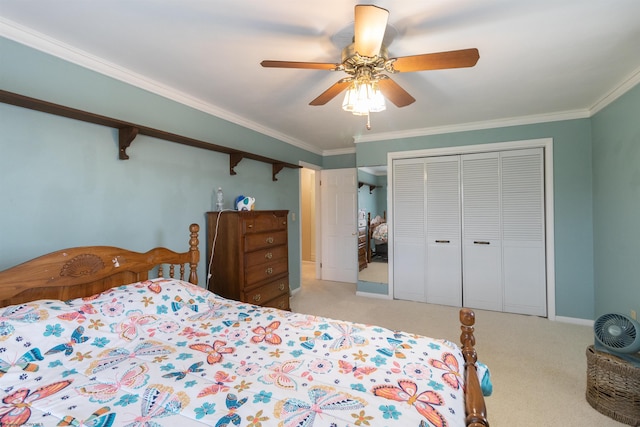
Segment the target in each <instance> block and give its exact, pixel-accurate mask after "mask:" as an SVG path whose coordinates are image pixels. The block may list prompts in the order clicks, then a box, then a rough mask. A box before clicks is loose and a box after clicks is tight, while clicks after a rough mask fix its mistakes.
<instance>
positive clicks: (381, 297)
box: [356, 291, 392, 299]
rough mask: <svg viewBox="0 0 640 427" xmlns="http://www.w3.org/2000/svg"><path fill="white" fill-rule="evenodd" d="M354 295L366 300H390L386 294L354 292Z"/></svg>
mask: <svg viewBox="0 0 640 427" xmlns="http://www.w3.org/2000/svg"><path fill="white" fill-rule="evenodd" d="M356 295H357V296H359V297H367V298H379V299H392V298H391V297H390V296H389V295H387V294H374V293H373V292H362V291H356Z"/></svg>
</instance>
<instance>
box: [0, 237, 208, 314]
mask: <svg viewBox="0 0 640 427" xmlns="http://www.w3.org/2000/svg"><path fill="white" fill-rule="evenodd" d="M199 230H200V226H199V225H198V224H191V225H190V226H189V232H190V238H189V250H188V251H187V252H173V251H171V250H169V249H166V248H154V249H151V250H150V251H148V252H145V253H140V252H133V251H129V250H127V249H121V248H116V247H113V246H83V247H77V248H69V249H62V250H59V251H56V252H52V253H50V254H47V255H43V256H41V257H38V258H34V259H32V260H30V261H26V262H24V263H22V264H20V265H17V266H15V267H11V268H9V269H7V270H4V271H2V272H0V307H5V306H7V305H13V304H21V303H24V302H28V301H34V300H38V299H57V300H63V301H64V300H68V299H72V298H80V297H87V296H91V295H95V294H97V293H100V292H103V291H105V290H107V289H110V288H112V287H114V286H120V285H126V284H129V283H134V282H138V281H141V280H147V279H148V278H149V272H150V271H152V270H154V269H156V268H157V269H158V271H157V276H159V277H160V276H164V277H174V278H176V276H175V275H176V274H179V276H178V277H177V278H179V279H181V280H188V281H189V282H191V283H193V284H196V285H197V284H198V275H197V272H196V269H197V266H198V262H199V261H200V251H199V250H198V231H199ZM186 265H188V266H189V274H188V276H185V266H186ZM176 267H177V268H176ZM176 270H177V271H176Z"/></svg>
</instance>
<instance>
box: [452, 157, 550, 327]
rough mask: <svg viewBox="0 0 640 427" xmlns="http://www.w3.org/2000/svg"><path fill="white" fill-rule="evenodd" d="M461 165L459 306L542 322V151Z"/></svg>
mask: <svg viewBox="0 0 640 427" xmlns="http://www.w3.org/2000/svg"><path fill="white" fill-rule="evenodd" d="M461 162H462V167H461V169H462V172H461V176H462V212H463V214H462V224H463V227H462V235H463V252H462V265H463V273H462V274H463V303H464V305H465V306H467V307H471V308H478V309H485V310H496V311H505V312H510V313H520V314H532V315H537V316H546V314H547V310H546V307H547V301H546V265H545V223H544V161H543V149H542V148H534V149H525V150H510V151H502V152H495V153H481V154H466V155H463V156H462V158H461Z"/></svg>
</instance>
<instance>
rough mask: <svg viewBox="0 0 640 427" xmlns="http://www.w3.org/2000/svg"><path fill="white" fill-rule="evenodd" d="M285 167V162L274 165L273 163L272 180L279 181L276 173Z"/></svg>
mask: <svg viewBox="0 0 640 427" xmlns="http://www.w3.org/2000/svg"><path fill="white" fill-rule="evenodd" d="M284 167H285V165H284V164H283V163H274V164H273V165H271V170H272V175H271V180H272V181H277V180H278V178H276V175H278V173H279V172H280V171H281V170H282V169H283V168H284Z"/></svg>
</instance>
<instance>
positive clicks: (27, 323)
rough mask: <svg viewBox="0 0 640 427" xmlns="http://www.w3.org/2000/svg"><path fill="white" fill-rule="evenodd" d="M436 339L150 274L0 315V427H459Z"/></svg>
mask: <svg viewBox="0 0 640 427" xmlns="http://www.w3.org/2000/svg"><path fill="white" fill-rule="evenodd" d="M463 366H464V365H463V358H462V355H461V353H460V350H459V348H458V347H457V346H456V345H455V344H453V343H451V342H448V341H445V340H437V339H431V338H425V337H421V336H415V335H410V334H407V333H403V332H397V331H391V330H388V329H384V328H381V327H375V326H365V325H360V324H354V323H348V322H342V321H336V320H332V319H327V318H321V317H315V316H307V315H302V314H295V313H290V312H286V311H280V310H276V309H270V308H262V307H256V306H252V305H249V304H244V303H238V302H235V301H231V300H227V299H224V298H221V297H219V296H216V295H214V294H212V293H210V292H209V291H207V290H205V289H202V288H199V287H197V286H194V285H191V284H189V283H186V282H182V281H179V280H168V279H156V280H152V281H146V282H139V283H134V284H131V285H127V286H121V287H118V288H114V289H112V290H109V291H107V292H104V293H102V294H100V295H97V296H94V297H90V298H84V299H77V300H72V301H67V302H62V301H53V300H42V301H36V302H33V303H28V304H22V305H17V306H11V307H6V308H0V425H2V426H5V425H7V426H19V425H44V426H56V425H60V426H79V425H92V426H112V425H113V426H180V427H188V426H265V427H266V426H286V427H293V426H340V427H344V426H402V427H419V426H424V427H427V426H438V427H441V426H450V427H454V426H464V397H463V390H462V389H463V384H462V383H461V381H462V369H463Z"/></svg>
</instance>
